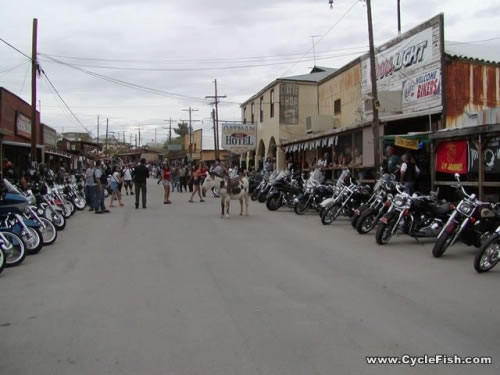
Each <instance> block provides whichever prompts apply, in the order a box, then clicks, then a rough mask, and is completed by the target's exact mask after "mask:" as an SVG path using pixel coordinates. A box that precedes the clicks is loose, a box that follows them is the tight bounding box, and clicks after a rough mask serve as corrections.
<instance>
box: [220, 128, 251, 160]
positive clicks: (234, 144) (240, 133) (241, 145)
mask: <svg viewBox="0 0 500 375" xmlns="http://www.w3.org/2000/svg"><path fill="white" fill-rule="evenodd" d="M256 143H257V126H256V125H255V124H234V123H232V124H223V125H222V148H223V149H224V150H227V151H230V152H232V153H235V154H242V153H245V152H248V151H252V150H255V147H256Z"/></svg>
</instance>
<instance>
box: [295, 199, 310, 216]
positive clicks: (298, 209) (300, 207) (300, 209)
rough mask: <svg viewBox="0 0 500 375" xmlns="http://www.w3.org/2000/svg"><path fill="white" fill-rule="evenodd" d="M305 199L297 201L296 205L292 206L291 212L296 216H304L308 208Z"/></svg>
mask: <svg viewBox="0 0 500 375" xmlns="http://www.w3.org/2000/svg"><path fill="white" fill-rule="evenodd" d="M307 201H308V200H307V199H302V200H301V201H298V202H297V203H295V204H294V206H293V210H294V211H295V213H296V214H297V215H304V214H305V212H306V211H307V209H308V208H309V205H308V204H307Z"/></svg>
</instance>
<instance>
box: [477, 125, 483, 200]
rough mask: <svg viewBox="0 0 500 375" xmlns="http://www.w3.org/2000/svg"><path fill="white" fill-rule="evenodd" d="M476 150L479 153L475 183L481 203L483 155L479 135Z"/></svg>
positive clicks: (480, 136) (481, 140)
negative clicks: (477, 173)
mask: <svg viewBox="0 0 500 375" xmlns="http://www.w3.org/2000/svg"><path fill="white" fill-rule="evenodd" d="M477 150H478V152H479V168H478V170H479V175H478V181H477V186H478V193H479V200H480V201H482V200H483V198H484V191H483V181H484V155H483V137H482V135H481V134H479V141H478V145H477Z"/></svg>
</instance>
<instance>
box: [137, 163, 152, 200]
mask: <svg viewBox="0 0 500 375" xmlns="http://www.w3.org/2000/svg"><path fill="white" fill-rule="evenodd" d="M148 177H149V169H148V167H147V166H146V159H144V158H143V159H141V163H140V164H139V165H138V166H137V167H135V169H134V183H135V208H139V195H140V194H141V191H142V208H146V193H147V188H146V183H147V179H148Z"/></svg>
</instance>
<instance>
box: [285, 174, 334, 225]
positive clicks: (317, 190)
mask: <svg viewBox="0 0 500 375" xmlns="http://www.w3.org/2000/svg"><path fill="white" fill-rule="evenodd" d="M322 180H323V174H322V173H321V171H315V172H314V173H312V174H311V176H310V177H309V178H308V179H307V182H306V184H305V187H304V190H303V193H302V194H299V195H298V196H297V197H296V198H295V199H294V205H293V210H294V211H295V213H296V214H297V215H303V214H305V213H306V212H307V211H308V210H310V209H314V210H318V211H319V210H320V209H321V202H323V201H324V200H325V199H327V198H330V197H331V196H332V194H333V188H332V184H331V183H328V184H326V185H323V184H322V183H321V181H322Z"/></svg>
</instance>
